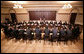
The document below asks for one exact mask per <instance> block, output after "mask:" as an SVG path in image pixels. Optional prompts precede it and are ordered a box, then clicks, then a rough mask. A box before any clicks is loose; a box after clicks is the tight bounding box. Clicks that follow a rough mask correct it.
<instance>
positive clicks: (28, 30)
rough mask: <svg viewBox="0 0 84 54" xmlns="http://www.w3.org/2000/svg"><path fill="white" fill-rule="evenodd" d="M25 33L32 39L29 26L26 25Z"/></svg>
mask: <svg viewBox="0 0 84 54" xmlns="http://www.w3.org/2000/svg"><path fill="white" fill-rule="evenodd" d="M26 33H27V35H28V38H29V39H33V35H32V30H31V29H30V28H29V27H27V30H26Z"/></svg>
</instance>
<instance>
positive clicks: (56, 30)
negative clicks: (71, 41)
mask: <svg viewBox="0 0 84 54" xmlns="http://www.w3.org/2000/svg"><path fill="white" fill-rule="evenodd" d="M57 32H58V27H54V29H53V30H52V33H53V35H52V39H55V38H56V36H57Z"/></svg>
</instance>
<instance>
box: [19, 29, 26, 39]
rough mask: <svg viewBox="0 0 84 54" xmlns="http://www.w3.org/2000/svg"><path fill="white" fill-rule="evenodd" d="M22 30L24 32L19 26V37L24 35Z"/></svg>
mask: <svg viewBox="0 0 84 54" xmlns="http://www.w3.org/2000/svg"><path fill="white" fill-rule="evenodd" d="M24 32H25V30H24V28H22V27H20V29H19V34H20V38H23V37H24Z"/></svg>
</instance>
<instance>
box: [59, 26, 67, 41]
mask: <svg viewBox="0 0 84 54" xmlns="http://www.w3.org/2000/svg"><path fill="white" fill-rule="evenodd" d="M65 35H66V32H65V30H64V28H61V29H60V37H59V40H65Z"/></svg>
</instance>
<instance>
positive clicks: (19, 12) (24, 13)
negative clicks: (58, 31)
mask: <svg viewBox="0 0 84 54" xmlns="http://www.w3.org/2000/svg"><path fill="white" fill-rule="evenodd" d="M9 9H10V8H1V20H2V21H3V22H5V18H9V19H10V16H9V14H8V13H9ZM37 9H39V8H37ZM40 9H41V10H45V11H49V10H50V11H57V13H56V20H57V21H58V22H59V21H60V20H61V21H63V22H64V21H67V22H69V20H70V18H69V16H70V15H69V13H70V10H63V9H53V8H50V9H49V8H48V10H47V9H46V8H40ZM31 10H34V11H37V10H36V9H34V8H31V9H26V8H23V9H15V11H16V16H17V20H18V22H22V21H24V20H25V21H29V13H28V11H31ZM39 11H40V10H39ZM79 11H80V14H79V15H78V16H77V17H76V20H75V23H76V24H81V25H83V8H80V9H79ZM74 12H76V11H74ZM79 18H80V20H79ZM10 20H11V19H10Z"/></svg>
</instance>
